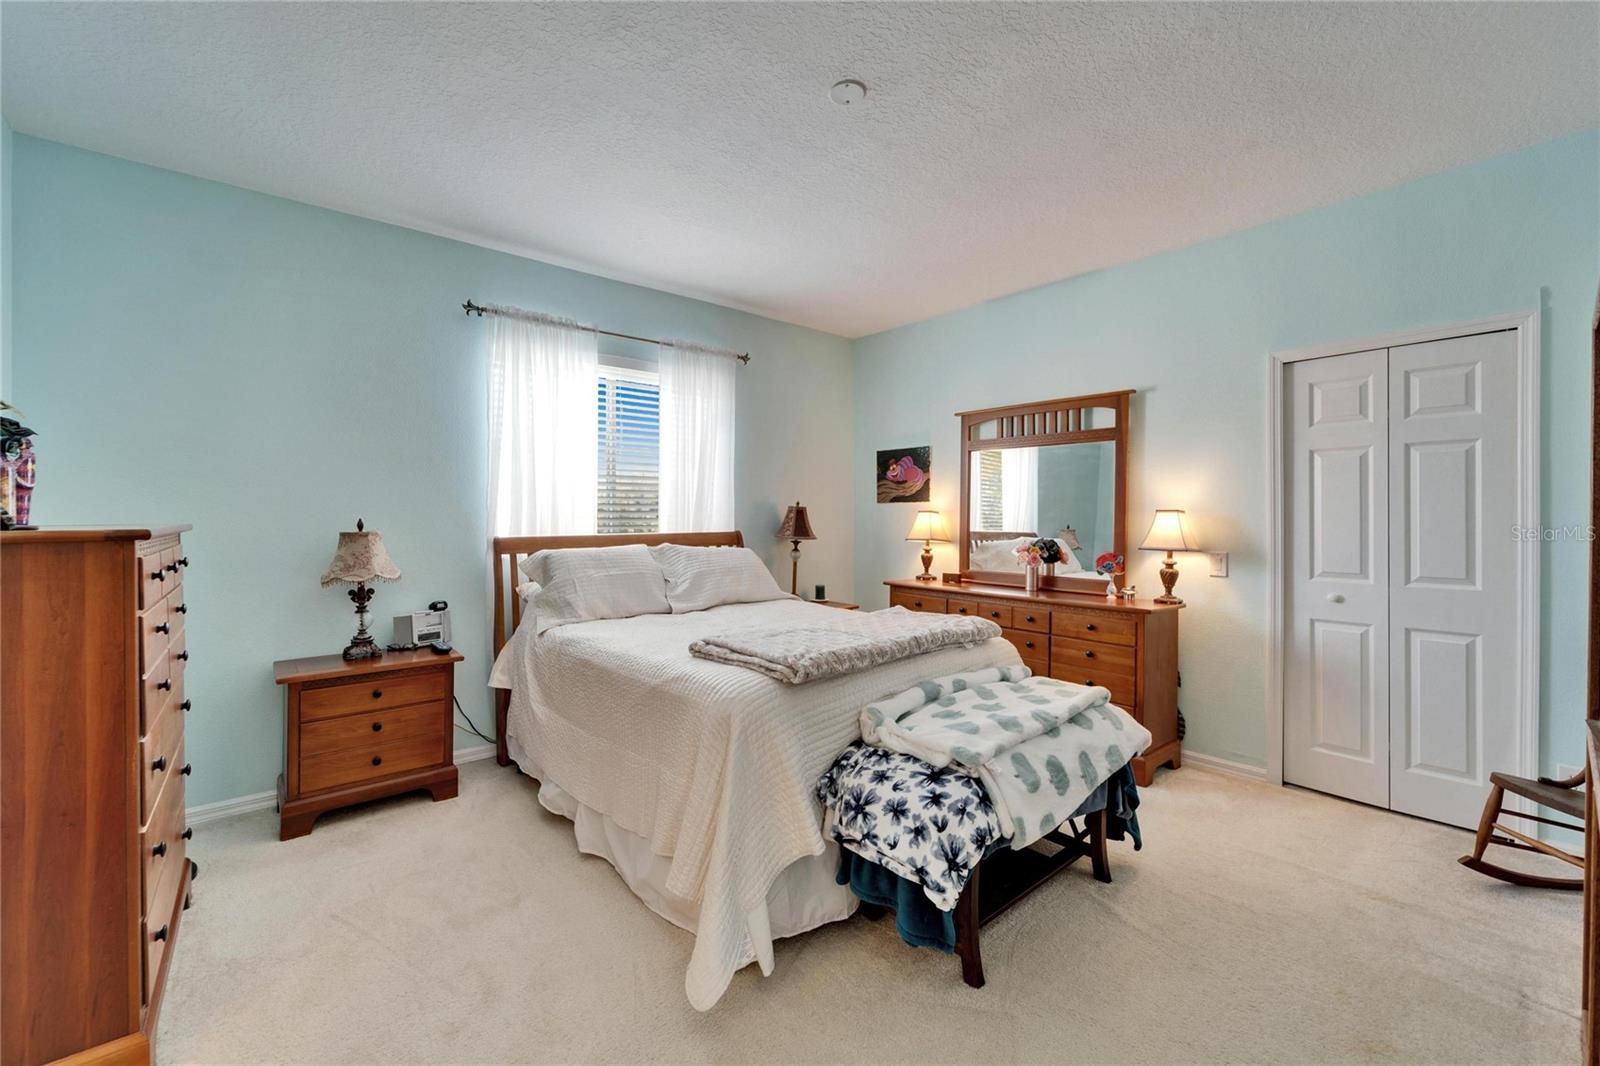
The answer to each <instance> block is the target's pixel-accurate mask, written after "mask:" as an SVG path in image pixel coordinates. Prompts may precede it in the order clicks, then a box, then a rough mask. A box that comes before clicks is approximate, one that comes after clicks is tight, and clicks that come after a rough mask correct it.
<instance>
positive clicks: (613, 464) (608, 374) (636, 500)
mask: <svg viewBox="0 0 1600 1066" xmlns="http://www.w3.org/2000/svg"><path fill="white" fill-rule="evenodd" d="M595 408H596V411H597V414H598V417H599V420H600V421H599V433H598V434H597V436H598V441H599V462H598V463H597V464H596V467H597V470H598V474H599V484H598V486H597V492H596V502H595V531H596V532H599V533H653V532H655V531H656V530H657V529H659V528H660V503H661V386H660V384H659V381H658V379H657V377H656V375H655V373H654V372H652V371H648V370H641V369H637V368H634V367H631V366H616V365H608V364H605V363H602V364H601V365H600V383H599V387H598V389H597V390H596V404H595Z"/></svg>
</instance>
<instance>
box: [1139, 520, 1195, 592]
mask: <svg viewBox="0 0 1600 1066" xmlns="http://www.w3.org/2000/svg"><path fill="white" fill-rule="evenodd" d="M1139 547H1140V548H1141V549H1143V550H1144V551H1152V552H1166V553H1167V558H1166V561H1165V562H1163V563H1162V564H1161V586H1162V588H1164V589H1165V590H1166V591H1165V592H1163V593H1162V594H1161V595H1160V596H1157V597H1156V602H1157V603H1176V604H1180V605H1181V604H1182V603H1183V601H1182V600H1180V599H1179V598H1178V597H1176V596H1174V595H1173V594H1172V586H1173V585H1176V584H1177V583H1178V567H1177V564H1176V563H1174V562H1173V561H1172V553H1173V552H1197V551H1199V550H1200V543H1199V541H1197V540H1195V539H1194V532H1193V531H1192V530H1190V529H1189V518H1188V516H1187V515H1185V514H1184V513H1183V512H1182V511H1177V510H1158V511H1156V517H1155V521H1153V522H1151V523H1150V532H1148V533H1146V534H1145V535H1144V543H1143V544H1141V545H1139Z"/></svg>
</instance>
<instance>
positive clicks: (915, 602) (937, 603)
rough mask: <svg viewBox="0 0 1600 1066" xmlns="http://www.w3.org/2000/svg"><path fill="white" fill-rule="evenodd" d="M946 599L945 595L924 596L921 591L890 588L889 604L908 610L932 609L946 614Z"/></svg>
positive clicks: (937, 612) (936, 612)
mask: <svg viewBox="0 0 1600 1066" xmlns="http://www.w3.org/2000/svg"><path fill="white" fill-rule="evenodd" d="M944 604H945V599H944V597H943V596H924V595H923V594H922V593H920V592H904V591H902V590H900V589H890V590H889V606H890V607H904V608H905V609H906V610H908V611H931V612H932V613H934V614H944Z"/></svg>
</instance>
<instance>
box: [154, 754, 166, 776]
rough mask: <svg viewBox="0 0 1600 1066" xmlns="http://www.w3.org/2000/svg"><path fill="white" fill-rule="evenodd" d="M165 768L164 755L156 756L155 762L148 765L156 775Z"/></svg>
mask: <svg viewBox="0 0 1600 1066" xmlns="http://www.w3.org/2000/svg"><path fill="white" fill-rule="evenodd" d="M166 768H167V757H166V756H165V755H157V756H156V761H155V762H153V763H151V764H150V769H152V770H154V771H155V772H156V773H158V774H159V773H160V772H161V771H163V770H165V769H166Z"/></svg>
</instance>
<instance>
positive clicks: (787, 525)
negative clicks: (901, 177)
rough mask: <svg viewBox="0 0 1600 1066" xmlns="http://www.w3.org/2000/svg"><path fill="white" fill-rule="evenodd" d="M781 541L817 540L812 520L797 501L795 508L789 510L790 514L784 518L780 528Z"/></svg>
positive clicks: (779, 536) (779, 537)
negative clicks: (812, 528)
mask: <svg viewBox="0 0 1600 1066" xmlns="http://www.w3.org/2000/svg"><path fill="white" fill-rule="evenodd" d="M778 539H779V540H816V539H817V535H816V534H815V533H813V532H812V531H811V519H810V518H809V517H808V516H807V515H806V509H805V508H804V507H802V506H800V501H799V500H796V501H795V502H794V506H793V507H791V508H789V513H788V514H786V515H784V516H783V524H781V525H780V526H778Z"/></svg>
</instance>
